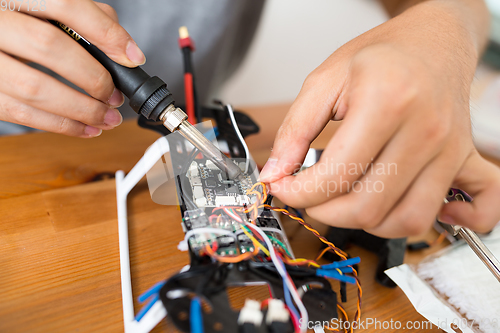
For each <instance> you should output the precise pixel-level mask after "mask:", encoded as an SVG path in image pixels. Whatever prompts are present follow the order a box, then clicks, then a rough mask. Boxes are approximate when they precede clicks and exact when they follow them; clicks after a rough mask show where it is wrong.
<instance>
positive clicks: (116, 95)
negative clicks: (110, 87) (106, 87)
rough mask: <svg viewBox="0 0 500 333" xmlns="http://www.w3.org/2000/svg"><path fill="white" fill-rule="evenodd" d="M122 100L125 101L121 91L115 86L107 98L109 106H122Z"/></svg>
mask: <svg viewBox="0 0 500 333" xmlns="http://www.w3.org/2000/svg"><path fill="white" fill-rule="evenodd" d="M124 102H125V97H123V94H122V93H121V91H120V90H118V89H116V88H115V90H114V91H113V94H112V95H111V97H110V98H109V100H108V104H109V105H110V106H114V107H119V106H122V105H123V103H124Z"/></svg>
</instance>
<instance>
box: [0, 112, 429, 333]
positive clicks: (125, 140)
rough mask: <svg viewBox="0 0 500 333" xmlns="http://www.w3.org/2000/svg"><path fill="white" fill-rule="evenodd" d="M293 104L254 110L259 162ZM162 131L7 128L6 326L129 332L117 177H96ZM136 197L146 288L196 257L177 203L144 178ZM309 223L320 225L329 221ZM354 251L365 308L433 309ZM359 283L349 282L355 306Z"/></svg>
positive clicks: (288, 223)
mask: <svg viewBox="0 0 500 333" xmlns="http://www.w3.org/2000/svg"><path fill="white" fill-rule="evenodd" d="M287 109H288V106H287V105H282V106H272V107H262V108H255V109H251V110H250V112H249V113H250V114H251V115H252V116H253V117H254V118H255V119H256V120H257V121H259V119H260V121H259V124H260V125H261V133H260V134H259V135H256V136H253V137H250V138H249V139H248V142H249V144H250V146H251V149H252V154H253V155H254V156H255V157H256V159H257V161H258V163H259V164H263V163H265V161H266V159H267V157H268V155H269V153H270V149H271V146H272V140H273V138H274V134H275V132H276V130H277V128H278V126H279V124H280V123H281V120H282V119H283V117H284V114H285V113H286V110H287ZM263 119H265V120H266V121H263ZM336 126H338V124H332V125H329V127H328V128H327V129H326V130H325V131H324V132H323V133H322V134H321V135H320V137H319V138H318V140H317V141H316V142H315V145H316V146H317V147H322V146H324V145H325V144H326V142H327V141H328V139H329V138H330V137H331V135H332V133H333V132H334V130H335V127H336ZM157 137H158V135H156V134H155V133H152V132H149V131H145V130H143V129H140V128H139V127H137V125H136V124H135V123H133V122H125V123H124V124H122V125H121V126H120V127H119V128H117V129H115V130H113V131H110V132H108V133H104V134H103V135H102V136H101V137H99V138H97V139H92V140H83V139H75V138H66V137H62V136H60V135H55V134H49V133H37V134H29V135H24V136H14V137H2V138H0V175H1V176H0V198H2V199H1V200H0V267H1V273H0V297H1V301H0V332H9V333H10V332H119V331H123V323H122V320H123V318H122V305H121V289H120V272H119V252H118V231H117V219H116V200H115V185H114V180H113V179H109V180H102V181H94V182H92V181H91V180H92V179H94V178H95V176H96V175H99V174H101V173H114V172H115V171H116V170H118V169H122V170H125V171H128V170H130V169H131V168H132V166H133V165H134V164H135V163H136V162H137V160H139V158H140V157H141V156H142V154H143V153H144V151H145V150H146V148H147V147H148V146H149V145H150V144H152V143H153V142H154V140H156V138H157ZM129 198H130V200H129V221H130V226H129V232H130V253H131V268H132V281H133V290H134V296H135V298H136V297H137V296H138V295H140V294H141V293H143V292H144V291H146V290H147V289H148V288H149V287H150V286H152V285H153V284H155V283H156V282H158V281H161V280H164V279H165V278H167V277H169V276H170V275H172V274H173V273H174V272H176V271H178V270H179V269H180V268H181V267H183V266H184V265H186V264H187V263H188V256H187V254H186V253H183V252H179V251H178V250H177V244H178V242H179V241H180V240H181V239H182V238H183V232H182V229H181V227H180V222H181V219H180V212H179V210H178V208H177V207H175V206H162V205H158V204H155V203H154V202H153V201H152V200H151V197H150V194H149V191H148V189H147V184H146V182H145V180H143V181H142V182H141V183H140V184H139V185H138V186H137V188H136V189H134V190H133V191H132V193H131V194H130V197H129ZM309 222H310V223H311V224H313V225H314V226H315V227H317V228H318V230H320V231H324V230H325V228H326V227H325V226H324V225H321V224H319V223H317V222H315V221H312V220H309ZM283 224H284V227H285V230H286V232H287V234H288V235H290V237H291V243H292V247H293V249H294V251H295V254H296V255H297V256H303V257H306V258H312V257H315V256H316V254H317V252H318V251H319V249H320V242H319V241H318V240H317V239H316V237H315V236H314V235H312V234H311V233H310V232H308V231H306V230H305V229H303V228H302V227H299V226H297V224H296V223H295V222H293V221H292V220H290V219H287V218H284V219H283ZM428 237H430V238H434V237H436V235H435V234H432V233H430V234H429V235H428ZM349 253H350V254H351V255H353V256H357V255H360V256H361V257H362V262H361V264H360V279H361V282H362V285H363V291H364V294H363V295H364V296H363V304H362V309H363V318H376V319H377V320H379V321H383V320H390V319H393V320H401V321H403V322H406V321H409V320H411V321H413V320H419V321H421V320H423V318H422V317H421V316H420V315H419V314H418V313H417V312H415V310H414V309H413V307H412V305H411V304H410V302H409V301H408V300H407V299H406V296H405V295H404V294H403V293H402V292H401V290H400V289H398V288H396V289H388V288H385V287H382V286H379V285H377V284H376V283H375V281H374V278H373V276H374V272H375V267H376V263H377V259H376V257H375V255H373V254H371V253H368V252H366V251H364V250H362V249H360V248H357V247H352V248H351V249H349ZM424 254H426V252H424ZM422 256H423V254H412V255H411V256H410V258H411V260H417V259H418V258H421V257H422ZM355 292H356V290H355V288H353V287H349V289H348V302H347V304H346V309H347V311H348V313H349V315H350V317H352V316H353V315H354V311H355V304H356V303H355V302H356V297H355ZM240 301H241V299H240ZM135 306H136V308H139V307H140V304H138V303H136V304H135ZM165 330H166V331H169V332H171V331H175V330H174V329H173V328H172V326H171V325H170V324H168V323H165V322H163V323H162V324H161V325H160V326H159V327H157V328H156V329H155V330H154V331H155V332H162V331H165ZM372 331H373V330H358V332H372ZM417 331H420V330H413V331H412V330H407V332H417ZM384 332H396V330H394V331H391V330H384ZM429 332H439V330H437V329H434V330H430V331H429Z"/></svg>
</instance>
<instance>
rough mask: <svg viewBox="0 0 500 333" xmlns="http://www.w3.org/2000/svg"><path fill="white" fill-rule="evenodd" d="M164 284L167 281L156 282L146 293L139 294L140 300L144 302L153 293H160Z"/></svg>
mask: <svg viewBox="0 0 500 333" xmlns="http://www.w3.org/2000/svg"><path fill="white" fill-rule="evenodd" d="M164 284H165V281H161V282H158V283H157V284H155V285H154V286H152V287H151V288H149V290H148V291H146V292H145V293H144V294H142V295H141V296H139V298H138V299H139V302H141V303H144V302H145V301H146V300H147V299H148V298H149V297H150V296H152V295H153V294H158V293H159V292H160V289H161V287H163V285H164Z"/></svg>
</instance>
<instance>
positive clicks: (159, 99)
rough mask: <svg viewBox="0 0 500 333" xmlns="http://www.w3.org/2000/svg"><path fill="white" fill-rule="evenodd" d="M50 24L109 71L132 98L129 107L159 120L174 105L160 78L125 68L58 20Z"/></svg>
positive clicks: (117, 85) (138, 69)
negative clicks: (168, 107)
mask: <svg viewBox="0 0 500 333" xmlns="http://www.w3.org/2000/svg"><path fill="white" fill-rule="evenodd" d="M49 22H50V23H52V24H53V25H54V26H56V27H58V28H60V29H61V30H63V31H64V32H66V33H67V34H68V35H69V36H70V37H71V38H73V39H74V40H75V41H76V42H78V44H80V45H81V46H82V47H83V48H84V49H85V50H87V51H88V52H89V53H90V54H91V55H92V56H93V57H94V58H95V59H96V60H97V61H99V62H100V63H101V64H102V65H103V66H104V68H106V69H107V70H108V72H109V73H110V74H111V77H112V78H113V82H114V84H115V86H116V88H118V90H120V91H121V92H123V94H124V95H125V96H127V97H128V98H129V100H130V102H129V104H130V106H131V107H132V109H133V110H134V111H135V112H137V113H140V114H142V115H143V116H144V117H146V118H147V119H152V120H155V121H156V120H159V117H160V115H161V113H162V112H163V110H165V108H166V107H167V106H168V105H170V104H173V103H174V99H173V97H172V94H171V93H170V91H169V90H168V89H167V84H166V83H165V82H163V81H162V80H161V79H160V78H158V77H157V76H153V77H151V76H149V75H148V74H147V73H146V72H145V71H144V70H143V69H142V68H141V67H139V66H138V67H135V68H129V67H125V66H122V65H120V64H118V63H116V62H114V61H113V60H111V59H110V58H109V57H108V56H107V55H106V54H105V53H104V52H102V51H101V50H100V49H99V48H97V47H96V46H95V45H93V44H91V43H90V42H89V41H87V40H86V39H85V38H83V37H82V36H81V35H79V34H78V33H77V32H76V31H74V30H73V29H71V28H70V27H68V26H66V25H64V24H62V23H60V22H57V21H54V20H49Z"/></svg>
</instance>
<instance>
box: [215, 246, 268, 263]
mask: <svg viewBox="0 0 500 333" xmlns="http://www.w3.org/2000/svg"><path fill="white" fill-rule="evenodd" d="M205 251H206V252H207V253H208V254H209V255H210V256H211V257H214V258H215V259H217V260H218V261H220V262H225V263H232V264H233V263H237V262H240V261H243V260H247V259H250V258H252V257H254V256H255V255H256V254H257V253H259V248H258V247H255V246H254V251H253V252H246V253H243V254H240V255H237V256H234V257H230V256H219V255H218V254H216V253H215V252H214V251H213V250H212V248H211V247H210V246H208V245H205Z"/></svg>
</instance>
